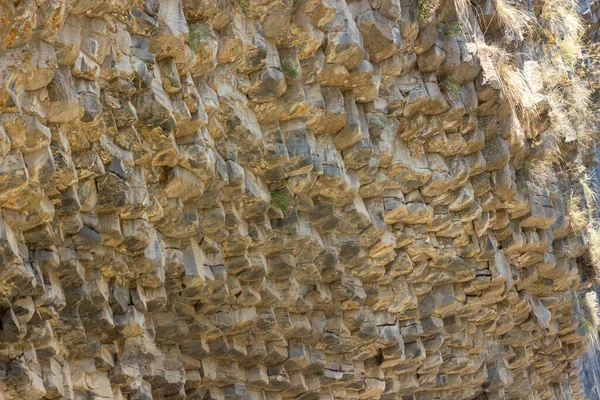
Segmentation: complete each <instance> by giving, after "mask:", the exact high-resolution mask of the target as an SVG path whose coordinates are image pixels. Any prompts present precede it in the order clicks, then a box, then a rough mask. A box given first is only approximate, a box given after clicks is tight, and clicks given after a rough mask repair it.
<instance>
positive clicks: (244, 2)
mask: <svg viewBox="0 0 600 400" xmlns="http://www.w3.org/2000/svg"><path fill="white" fill-rule="evenodd" d="M248 1H249V0H237V3H238V5H239V6H240V10H242V14H244V15H245V16H246V17H247V16H248Z"/></svg>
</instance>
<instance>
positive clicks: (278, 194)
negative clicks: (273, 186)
mask: <svg viewBox="0 0 600 400" xmlns="http://www.w3.org/2000/svg"><path fill="white" fill-rule="evenodd" d="M271 204H272V205H273V206H274V207H275V208H277V209H279V210H281V211H282V212H284V213H285V212H287V210H288V209H289V208H290V198H289V197H288V194H287V193H286V192H284V191H282V190H278V191H275V192H272V193H271Z"/></svg>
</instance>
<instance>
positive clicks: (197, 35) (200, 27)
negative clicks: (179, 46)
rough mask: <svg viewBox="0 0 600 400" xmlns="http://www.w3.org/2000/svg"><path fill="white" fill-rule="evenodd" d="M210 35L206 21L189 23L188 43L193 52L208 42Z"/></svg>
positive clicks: (210, 31)
mask: <svg viewBox="0 0 600 400" xmlns="http://www.w3.org/2000/svg"><path fill="white" fill-rule="evenodd" d="M211 36H212V30H211V29H210V26H209V25H208V24H206V23H197V24H191V25H190V32H189V34H188V44H189V45H190V48H191V49H192V50H193V51H194V52H198V51H199V50H200V49H202V48H203V45H204V44H206V43H207V42H208V40H209V39H210V37H211Z"/></svg>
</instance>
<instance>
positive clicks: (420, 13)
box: [415, 0, 440, 25]
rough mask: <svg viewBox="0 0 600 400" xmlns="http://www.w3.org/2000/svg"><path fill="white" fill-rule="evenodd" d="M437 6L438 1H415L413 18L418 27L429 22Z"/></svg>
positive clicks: (438, 4)
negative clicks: (414, 17)
mask: <svg viewBox="0 0 600 400" xmlns="http://www.w3.org/2000/svg"><path fill="white" fill-rule="evenodd" d="M439 6H440V1H439V0H417V8H416V10H415V16H416V18H417V22H418V23H419V25H423V24H426V23H428V22H431V20H432V19H433V17H434V15H435V12H436V11H437V9H438V7H439Z"/></svg>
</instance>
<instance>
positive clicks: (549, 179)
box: [516, 156, 559, 195]
mask: <svg viewBox="0 0 600 400" xmlns="http://www.w3.org/2000/svg"><path fill="white" fill-rule="evenodd" d="M558 162H559V159H558V156H555V157H543V158H537V159H529V160H527V161H526V162H524V163H523V166H522V167H521V168H520V169H519V170H517V171H516V182H517V186H518V188H519V189H520V190H521V191H523V192H525V193H528V194H533V195H543V194H545V193H547V191H548V188H549V187H550V185H551V184H552V183H553V182H556V181H557V180H558V179H557V176H556V164H557V163H558Z"/></svg>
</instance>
